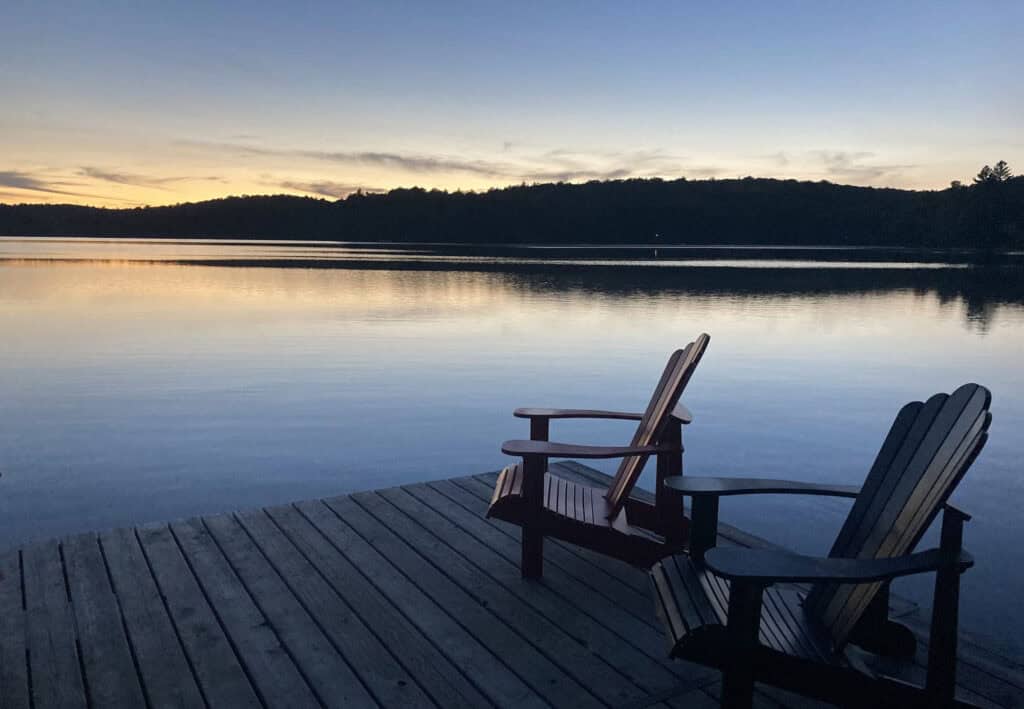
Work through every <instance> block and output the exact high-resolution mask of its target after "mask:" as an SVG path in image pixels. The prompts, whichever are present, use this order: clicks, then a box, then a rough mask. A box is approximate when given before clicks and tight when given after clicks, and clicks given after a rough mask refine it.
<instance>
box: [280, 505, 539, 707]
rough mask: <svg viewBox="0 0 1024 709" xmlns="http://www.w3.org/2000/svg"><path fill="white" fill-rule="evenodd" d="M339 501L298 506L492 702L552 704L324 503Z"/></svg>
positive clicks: (502, 704) (530, 704) (533, 705)
mask: <svg viewBox="0 0 1024 709" xmlns="http://www.w3.org/2000/svg"><path fill="white" fill-rule="evenodd" d="M338 499H344V498H333V499H331V500H323V501H320V502H308V503H300V504H298V505H297V508H298V509H299V511H300V512H302V514H303V515H304V516H305V517H306V519H308V520H309V521H310V522H311V523H312V524H313V525H314V526H315V527H316V528H317V529H318V530H319V531H320V532H321V533H322V534H323V535H324V536H325V537H327V539H329V540H330V542H331V543H332V544H333V545H334V547H335V548H336V549H338V550H339V551H340V552H341V553H342V554H343V555H344V556H345V557H346V558H348V560H349V561H350V562H351V563H352V564H353V566H355V567H356V568H358V569H359V571H360V572H361V573H363V574H364V575H365V576H366V577H367V579H369V580H370V582H371V583H372V584H373V585H374V586H375V587H376V589H377V590H378V591H379V592H380V593H381V594H383V595H384V596H386V597H387V598H388V599H389V600H390V601H391V602H392V603H394V604H395V606H397V607H398V608H399V609H400V610H401V611H402V613H403V614H404V615H405V617H406V618H408V619H409V621H410V622H412V623H413V624H415V625H416V627H417V628H419V629H420V631H421V632H423V634H424V635H426V636H427V637H429V638H430V639H431V641H432V642H433V643H434V644H435V645H436V646H437V647H438V648H439V649H440V650H441V651H442V652H444V654H445V655H446V656H447V657H448V658H449V659H450V660H451V661H452V662H453V663H455V664H456V665H457V666H459V667H460V668H462V670H463V671H464V672H465V674H466V676H467V677H470V678H473V679H474V681H475V682H477V688H478V689H479V690H480V691H482V692H483V693H485V694H486V695H487V696H488V697H489V698H490V699H491V701H493V702H494V703H495V704H497V705H499V706H531V707H543V706H547V703H546V702H545V701H544V700H543V699H541V697H540V696H539V695H537V694H536V693H535V692H534V691H533V690H532V689H531V688H530V687H529V686H528V685H527V684H526V683H524V682H523V681H522V680H521V679H520V678H519V677H518V676H517V675H516V674H515V673H514V672H512V671H511V670H510V669H509V668H508V667H506V666H505V665H504V664H503V663H502V661H501V660H500V659H499V658H498V657H496V656H495V655H494V654H492V653H491V651H490V650H489V649H488V648H487V647H486V646H484V645H482V644H481V643H480V642H479V641H478V640H477V639H476V638H475V637H474V636H472V635H470V634H469V632H467V630H466V629H465V628H464V627H463V625H462V624H461V622H456V620H455V619H454V618H453V617H452V616H451V615H449V614H448V613H446V612H445V611H444V610H443V609H442V608H441V607H440V606H439V605H438V604H437V603H436V602H435V601H434V600H433V599H432V598H431V597H429V596H427V595H426V594H425V593H424V592H423V591H421V590H420V589H419V588H418V587H417V586H416V585H415V584H413V583H412V582H411V581H410V579H409V578H408V577H407V576H405V575H404V574H403V573H401V571H399V569H398V568H397V567H396V566H395V565H393V564H392V563H391V562H390V561H389V560H388V559H387V558H385V557H384V556H383V555H382V554H381V553H380V552H379V551H377V550H376V549H375V548H374V547H372V546H371V545H370V544H369V543H367V542H366V540H364V539H363V538H362V537H361V536H360V535H359V534H357V533H356V532H355V531H354V530H353V529H352V528H351V527H349V526H348V524H347V523H346V522H343V521H342V518H340V517H339V516H338V515H337V514H335V512H334V511H332V510H331V509H330V508H329V507H328V505H327V504H325V503H334V502H336V501H337V500H338ZM460 621H461V619H460Z"/></svg>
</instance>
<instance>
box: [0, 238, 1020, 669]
mask: <svg viewBox="0 0 1024 709" xmlns="http://www.w3.org/2000/svg"><path fill="white" fill-rule="evenodd" d="M963 261H964V257H963V255H958V254H936V253H910V252H873V251H866V250H856V249H854V250H836V249H832V250H823V251H821V252H815V251H813V250H808V249H800V250H790V251H787V250H764V249H759V250H743V249H737V248H730V249H720V250H718V249H707V248H702V249H693V250H687V249H676V250H672V249H665V248H664V247H660V248H659V249H658V255H657V258H655V257H654V247H650V248H643V249H627V248H622V249H597V250H588V249H548V250H545V249H509V250H493V249H490V250H489V249H481V248H477V249H461V250H460V249H456V248H441V247H437V248H432V247H426V246H416V247H398V246H378V247H367V246H365V245H345V244H323V243H301V244H284V243H275V242H202V241H194V240H191V241H169V240H143V239H139V240H130V241H127V240H96V239H90V240H72V239H15V238H0V475H2V477H0V540H2V541H0V547H3V548H8V547H11V546H15V545H18V544H21V543H23V542H25V541H26V540H29V539H33V538H38V537H48V536H53V535H58V534H67V533H72V532H79V531H85V530H92V529H100V528H107V527H113V526H123V525H128V524H137V523H144V522H150V521H159V520H166V519H170V518H175V517H182V516H190V515H195V514H202V513H212V512H218V511H224V510H232V509H240V508H251V507H255V506H259V505H266V504H273V503H281V502H287V501H291V500H297V499H303V498H310V497H316V496H325V495H333V494H338V493H343V492H349V491H355V490H361V489H370V488H380V487H386V486H391V485H396V484H399V483H407V482H412V481H417V480H428V479H434V478H441V477H451V476H456V475H466V474H470V473H477V472H481V471H485V470H494V469H497V468H499V467H501V466H502V465H504V464H506V463H507V462H509V459H507V458H505V457H504V456H503V455H502V454H501V452H500V450H499V446H500V443H501V441H502V440H504V439H507V438H524V437H527V436H528V432H527V424H526V422H524V421H522V420H519V419H514V418H512V416H511V412H512V409H513V408H515V407H516V406H525V405H530V406H570V407H581V408H620V409H641V408H643V406H644V405H645V404H646V401H647V398H648V397H649V395H650V391H651V389H652V388H653V386H654V384H655V382H656V380H657V378H658V376H659V374H660V371H661V368H662V366H663V365H664V362H665V359H666V358H667V356H668V354H669V353H670V352H671V351H672V350H673V349H674V348H677V347H681V346H683V345H685V344H686V343H687V342H689V341H690V340H691V339H693V337H694V336H696V335H697V334H698V333H700V332H702V331H707V332H709V333H710V334H711V337H712V341H711V345H710V347H709V349H708V352H707V355H706V356H705V358H704V361H703V363H702V364H701V366H700V368H699V369H698V371H697V373H696V374H695V376H694V379H693V381H692V382H691V384H690V387H689V389H688V391H687V395H686V397H685V401H686V404H687V406H688V407H689V408H690V409H691V410H692V411H693V412H694V415H695V421H694V423H693V424H692V425H691V426H690V427H689V428H688V429H687V431H686V439H687V453H686V470H687V471H688V472H689V473H692V474H695V475H742V476H763V477H790V478H795V479H803V480H815V481H822V482H836V483H839V482H843V483H860V482H861V481H862V480H863V477H864V475H865V474H866V471H867V469H868V467H869V466H870V463H871V461H872V459H873V458H874V455H875V453H876V452H877V450H878V447H879V445H880V444H881V441H882V438H883V436H884V435H885V432H886V431H887V430H888V427H889V425H890V423H891V421H892V418H893V417H894V416H895V414H896V411H897V410H898V409H899V408H900V406H901V405H903V404H904V403H905V402H907V401H910V400H912V399H922V398H925V397H927V396H929V395H931V394H932V393H935V392H937V391H947V392H948V391H951V390H953V389H954V388H955V387H957V386H958V385H960V384H962V383H964V382H966V381H977V382H979V383H981V384H984V385H986V386H987V387H989V388H990V389H991V390H992V392H993V406H992V411H993V416H994V421H993V424H992V428H991V439H990V441H989V444H988V446H987V447H986V449H985V450H984V451H983V453H982V454H981V457H980V458H979V459H978V461H977V463H976V464H975V465H974V467H973V468H972V469H971V471H970V473H969V474H968V476H967V477H966V478H965V480H964V481H963V483H962V484H961V485H960V488H959V489H958V491H957V493H956V494H955V497H954V502H955V503H956V504H958V505H959V506H962V507H963V508H964V509H966V510H967V511H968V512H970V513H972V514H973V515H974V520H973V521H972V522H971V523H970V524H969V525H968V528H967V532H966V539H967V545H968V547H969V548H970V549H971V551H972V552H974V553H975V555H976V557H977V566H976V568H974V569H972V570H971V571H970V572H968V573H967V574H966V576H965V577H964V583H963V587H962V595H961V598H962V609H963V612H962V626H963V627H964V628H965V629H967V630H969V631H974V632H976V633H979V634H981V635H984V636H988V637H989V638H991V642H993V643H994V644H996V645H997V646H999V647H1000V648H1002V649H1003V650H1004V651H1007V652H1010V653H1013V654H1015V655H1017V656H1020V655H1024V644H1022V642H1021V640H1020V636H1021V631H1022V630H1024V621H1022V620H1021V618H1020V615H1019V611H1018V610H1017V609H1018V607H1019V599H1020V597H1021V596H1024V545H1022V544H1021V543H1020V532H1021V524H1020V522H1019V519H1020V510H1021V506H1022V504H1024V482H1022V472H1024V466H1022V453H1024V439H1022V436H1021V431H1022V430H1024V373H1022V370H1024V368H1022V361H1024V275H1022V269H1021V267H1020V266H1019V264H1018V265H1010V266H1007V265H1003V266H988V267H985V268H980V267H973V268H972V267H968V266H966V265H965V263H964V262H963ZM630 435H631V428H630V426H629V425H628V424H623V423H622V422H609V421H598V422H590V423H580V422H573V423H561V424H559V422H555V423H554V424H553V431H552V438H554V439H556V440H562V441H567V442H578V443H605V444H611V443H615V442H618V441H622V442H625V441H627V440H628V438H629V436H630ZM598 467H603V469H605V470H611V469H612V468H613V467H614V463H610V464H604V465H603V466H598ZM651 467H653V465H652V466H651ZM651 475H653V473H650V474H645V481H644V484H645V485H648V486H649V485H650V484H651ZM848 508H849V502H844V501H841V500H830V499H823V498H807V499H801V498H796V497H762V498H759V499H756V500H736V501H734V500H727V501H725V502H723V508H722V516H723V519H724V520H725V521H728V522H731V523H733V524H735V525H737V526H739V527H741V528H744V529H746V530H748V531H751V532H753V533H755V534H759V535H761V536H764V537H767V538H769V539H772V540H774V541H777V542H779V543H781V544H785V545H787V546H790V547H792V548H795V549H798V550H800V551H804V552H809V553H825V552H827V550H828V547H829V546H830V544H831V541H832V539H833V537H834V535H835V533H836V531H837V530H838V528H839V526H840V524H841V522H842V519H843V517H844V515H845V514H846V511H847V510H848ZM926 541H927V542H931V543H934V541H935V535H934V534H933V535H932V536H931V537H929V539H928V540H926ZM930 584H931V580H930V578H929V579H928V580H927V581H925V582H923V583H916V582H909V583H908V582H904V583H902V585H901V586H898V587H897V590H898V591H899V592H902V593H905V594H907V595H909V596H911V597H912V598H914V599H915V600H918V601H919V602H922V603H923V604H925V605H928V604H929V603H930Z"/></svg>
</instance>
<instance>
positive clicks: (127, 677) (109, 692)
mask: <svg viewBox="0 0 1024 709" xmlns="http://www.w3.org/2000/svg"><path fill="white" fill-rule="evenodd" d="M62 545H63V547H64V566H65V568H66V570H67V578H68V589H69V590H70V592H71V607H72V610H73V611H74V614H75V625H76V628H77V630H78V644H79V649H80V652H81V653H82V667H83V669H84V670H85V681H86V684H87V686H88V687H89V703H90V704H92V705H94V706H101V707H111V708H112V709H114V708H117V707H124V708H125V709H135V708H136V707H140V706H142V705H143V704H144V703H145V700H144V699H143V696H142V687H141V686H140V684H139V678H138V675H137V673H136V670H135V663H134V660H133V659H132V652H131V648H130V647H129V646H128V638H127V637H126V636H125V633H124V627H123V624H122V622H121V610H120V608H119V607H118V603H117V598H115V596H114V590H113V589H112V588H111V587H110V580H109V578H108V577H107V567H106V564H105V563H104V561H103V555H102V554H101V553H100V546H99V540H98V539H97V537H96V535H95V534H81V535H77V536H74V537H70V538H68V539H65V540H64V541H63V543H62Z"/></svg>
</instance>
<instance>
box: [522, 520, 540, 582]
mask: <svg viewBox="0 0 1024 709" xmlns="http://www.w3.org/2000/svg"><path fill="white" fill-rule="evenodd" d="M519 568H520V569H521V571H522V575H523V578H524V579H539V578H540V577H541V576H543V575H544V534H543V532H541V530H539V529H537V527H536V526H535V525H532V524H525V525H523V550H522V557H521V559H520V562H519Z"/></svg>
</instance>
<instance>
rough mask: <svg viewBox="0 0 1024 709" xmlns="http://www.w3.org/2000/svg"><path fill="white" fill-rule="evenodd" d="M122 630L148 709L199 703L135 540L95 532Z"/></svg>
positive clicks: (126, 534)
mask: <svg viewBox="0 0 1024 709" xmlns="http://www.w3.org/2000/svg"><path fill="white" fill-rule="evenodd" d="M99 541H100V549H101V551H102V553H103V557H104V559H105V561H106V564H107V569H108V570H109V572H110V579H111V582H112V584H113V590H114V593H115V594H116V595H117V598H118V602H119V604H120V607H121V613H122V616H123V618H124V625H125V628H127V631H128V637H129V638H130V640H131V643H132V647H133V648H134V650H135V660H136V664H137V666H138V672H139V677H140V680H141V683H142V687H143V691H145V693H146V699H147V702H148V705H149V706H150V707H152V709H187V708H188V707H196V706H202V705H203V703H204V700H203V697H202V694H201V693H200V691H199V685H198V684H196V679H195V677H194V676H193V674H192V669H191V668H190V667H189V665H188V660H187V659H186V658H185V652H184V650H183V649H182V647H181V642H180V641H179V640H178V635H177V633H176V632H175V630H174V625H173V623H172V622H171V618H170V616H169V615H168V614H167V609H166V607H165V606H164V602H163V600H162V599H161V598H160V592H159V591H158V590H157V587H156V581H154V580H153V576H152V574H150V572H149V567H148V565H147V564H146V559H145V557H144V556H143V555H142V548H141V547H140V546H139V542H138V539H137V538H136V537H135V534H134V532H133V531H132V530H130V529H117V530H114V531H111V532H106V533H104V534H101V535H100V540H99Z"/></svg>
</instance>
